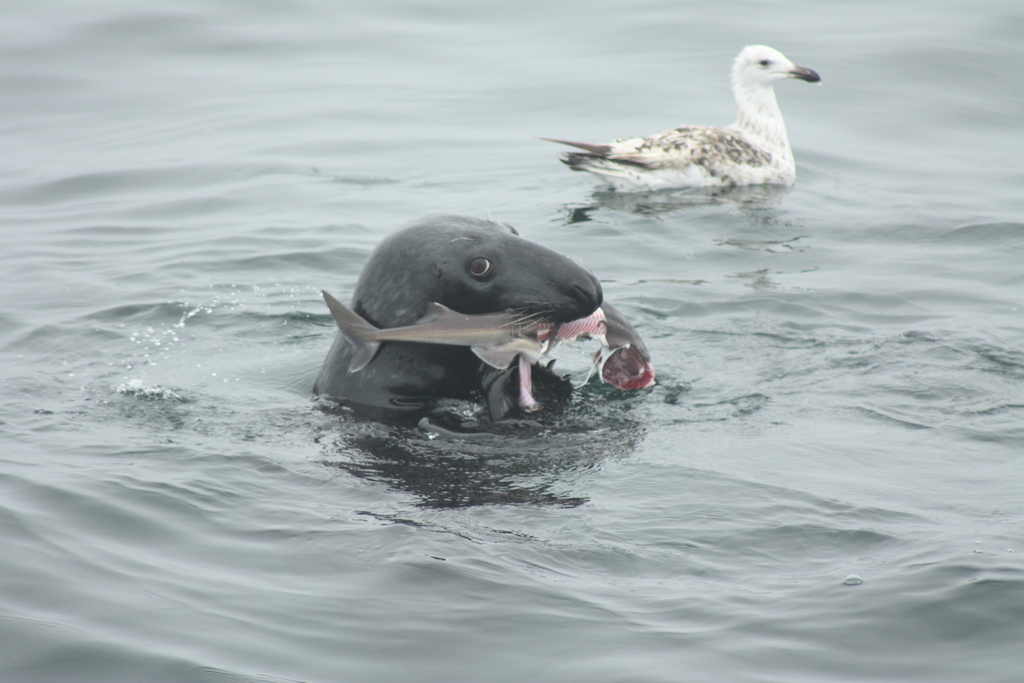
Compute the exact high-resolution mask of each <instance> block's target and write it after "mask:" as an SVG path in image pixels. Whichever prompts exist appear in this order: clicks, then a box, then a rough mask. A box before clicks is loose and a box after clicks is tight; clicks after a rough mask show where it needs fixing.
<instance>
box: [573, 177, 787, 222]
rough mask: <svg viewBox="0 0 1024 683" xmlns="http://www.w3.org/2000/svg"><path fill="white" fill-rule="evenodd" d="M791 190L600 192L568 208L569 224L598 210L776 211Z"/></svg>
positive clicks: (779, 187)
mask: <svg viewBox="0 0 1024 683" xmlns="http://www.w3.org/2000/svg"><path fill="white" fill-rule="evenodd" d="M790 190H791V188H789V187H786V186H784V185H743V186H739V187H720V188H682V189H676V190H654V191H650V192H617V191H614V190H598V191H596V192H594V193H593V194H592V195H591V197H590V199H591V203H590V204H588V205H586V206H567V207H566V210H567V218H566V223H570V224H571V223H585V222H587V221H589V220H591V214H592V213H593V212H594V211H596V210H598V209H610V210H614V211H625V212H628V213H633V214H637V215H640V216H659V215H663V214H668V213H672V212H674V211H679V210H681V209H690V208H693V207H697V206H726V207H732V208H734V209H735V210H738V211H742V212H755V211H757V210H763V209H773V208H777V207H778V206H780V205H781V204H782V200H783V198H784V197H785V196H786V194H787V193H789V192H790Z"/></svg>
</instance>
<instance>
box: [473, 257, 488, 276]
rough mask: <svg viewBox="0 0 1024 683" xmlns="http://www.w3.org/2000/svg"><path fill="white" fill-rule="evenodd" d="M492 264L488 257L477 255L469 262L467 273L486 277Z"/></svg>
mask: <svg viewBox="0 0 1024 683" xmlns="http://www.w3.org/2000/svg"><path fill="white" fill-rule="evenodd" d="M491 268H492V264H491V261H490V259H487V258H484V257H483V256H477V257H476V258H474V259H473V260H472V261H470V262H469V274H470V275H472V276H473V277H486V276H487V274H488V273H490V272H491Z"/></svg>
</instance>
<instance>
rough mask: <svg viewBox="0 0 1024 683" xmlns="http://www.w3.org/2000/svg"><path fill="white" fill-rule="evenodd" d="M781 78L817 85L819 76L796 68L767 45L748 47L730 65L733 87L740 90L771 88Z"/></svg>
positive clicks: (798, 67)
mask: <svg viewBox="0 0 1024 683" xmlns="http://www.w3.org/2000/svg"><path fill="white" fill-rule="evenodd" d="M783 78H799V79H800V80H802V81H807V82H808V83H817V82H818V81H820V80H821V76H819V75H818V74H817V73H815V72H814V71H812V70H811V69H807V68H804V67H802V66H797V65H796V64H794V63H793V62H791V61H789V60H788V59H786V55H784V54H782V53H781V52H779V51H778V50H776V49H774V48H770V47H768V46H767V45H748V46H746V47H745V48H743V50H742V51H741V52H740V54H739V56H738V57H737V58H736V61H735V62H733V65H732V82H733V86H735V87H740V88H744V89H746V88H757V87H771V86H772V84H773V83H775V81H778V80H782V79H783Z"/></svg>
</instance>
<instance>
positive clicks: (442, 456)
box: [318, 397, 644, 508]
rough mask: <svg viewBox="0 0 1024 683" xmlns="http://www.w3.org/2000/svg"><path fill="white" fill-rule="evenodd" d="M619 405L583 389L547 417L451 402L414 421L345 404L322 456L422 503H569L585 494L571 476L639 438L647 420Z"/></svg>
mask: <svg viewBox="0 0 1024 683" xmlns="http://www.w3.org/2000/svg"><path fill="white" fill-rule="evenodd" d="M627 400H628V399H627ZM598 402H600V404H599V403H598ZM616 403H617V402H615V401H609V400H608V399H606V398H597V399H596V400H595V402H590V401H589V400H588V397H584V398H582V399H581V400H580V401H578V402H577V403H575V404H574V405H572V406H570V407H569V408H568V409H567V410H566V411H565V412H564V413H563V414H562V415H561V416H559V417H558V419H557V420H555V421H552V422H551V423H548V424H545V423H541V422H538V421H535V420H507V421H502V422H481V421H480V420H479V419H478V411H477V410H467V408H466V406H465V405H462V406H457V405H454V404H452V405H451V406H449V407H446V408H440V409H438V410H435V411H432V412H431V413H430V415H429V416H428V417H426V418H423V419H421V420H420V421H419V423H418V424H417V425H416V426H415V427H412V426H409V425H408V424H405V425H402V424H395V423H390V424H389V423H387V422H381V421H377V420H373V421H366V420H360V419H356V418H355V417H354V414H353V413H352V412H351V411H349V410H348V409H345V408H341V409H340V410H337V411H336V412H338V413H339V418H340V419H339V420H338V421H337V423H336V424H335V425H334V426H333V429H332V430H331V431H330V432H327V433H322V434H321V435H320V436H319V438H318V441H319V442H320V444H321V446H322V448H323V462H324V464H326V465H329V466H332V467H337V468H339V469H341V470H344V471H345V472H347V473H349V474H352V475H354V476H356V477H359V478H361V479H366V480H370V481H375V482H383V483H385V484H387V485H388V486H391V487H394V488H395V489H398V490H401V491H404V492H406V493H410V494H412V495H414V496H416V498H417V499H418V501H419V505H422V506H426V507H435V508H455V507H469V506H474V505H488V504H510V503H511V504H518V503H531V504H541V505H560V506H569V507H574V506H577V505H581V504H583V503H585V502H586V501H587V499H586V497H581V496H579V495H575V494H574V493H572V492H569V491H565V490H564V489H565V488H566V487H569V484H568V483H567V482H568V479H569V475H571V474H572V473H573V472H578V471H581V470H586V469H590V468H593V467H596V466H598V465H600V463H601V462H603V461H605V460H607V459H609V458H617V457H621V456H624V455H627V454H629V453H631V452H632V451H633V450H634V449H635V448H636V447H637V445H638V444H639V443H640V441H641V440H642V439H643V436H644V428H643V425H642V424H641V423H639V422H637V421H635V420H631V419H629V418H627V417H623V415H622V413H621V411H620V409H621V406H617V405H616ZM602 404H603V405H602ZM325 409H328V410H329V408H326V407H325Z"/></svg>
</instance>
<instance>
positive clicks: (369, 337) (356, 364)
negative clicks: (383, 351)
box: [321, 290, 380, 372]
mask: <svg viewBox="0 0 1024 683" xmlns="http://www.w3.org/2000/svg"><path fill="white" fill-rule="evenodd" d="M321 291H322V293H323V295H324V301H326V302H327V308H329V309H330V311H331V317H332V318H334V322H336V323H338V329H339V330H341V333H342V334H343V335H345V337H346V338H347V339H348V340H349V341H350V342H352V348H353V351H352V360H351V361H350V362H349V365H348V371H349V372H359V371H360V370H362V369H363V368H365V367H366V366H367V364H369V362H370V361H371V360H373V357H374V356H376V355H377V349H379V348H380V342H379V341H376V340H375V339H374V338H373V337H374V335H375V334H376V333H377V332H378V331H379V330H378V329H377V328H376V327H374V326H373V325H371V324H370V323H368V322H367V321H366V320H364V319H363V317H362V316H360V315H359V314H358V313H356V312H355V311H353V310H352V309H351V308H349V307H348V306H346V305H345V304H343V303H341V302H340V301H338V300H337V299H335V298H334V297H333V296H331V295H330V294H329V293H328V292H327V291H326V290H321Z"/></svg>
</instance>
